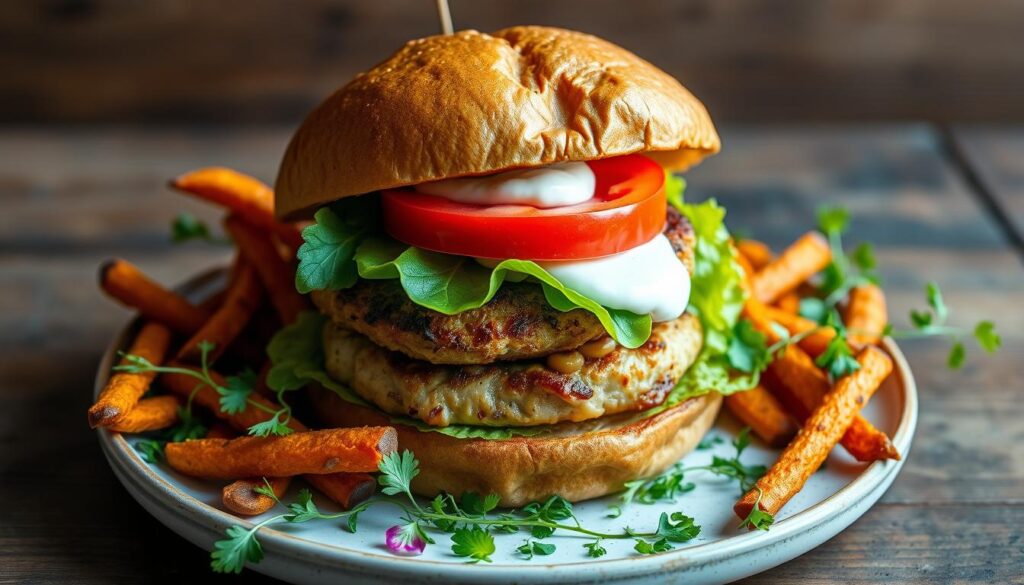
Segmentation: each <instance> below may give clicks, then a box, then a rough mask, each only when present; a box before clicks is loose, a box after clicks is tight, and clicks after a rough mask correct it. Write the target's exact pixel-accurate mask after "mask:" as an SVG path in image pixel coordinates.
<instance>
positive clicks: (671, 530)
mask: <svg viewBox="0 0 1024 585" xmlns="http://www.w3.org/2000/svg"><path fill="white" fill-rule="evenodd" d="M657 534H658V536H661V537H662V538H666V539H668V540H671V541H672V542H686V541H688V540H692V539H694V538H696V537H697V535H698V534H700V526H698V525H697V524H694V522H693V518H691V517H689V516H685V515H683V514H682V513H681V512H673V513H672V515H671V516H669V515H668V514H666V513H664V512H662V514H661V517H660V518H659V519H658V531H657Z"/></svg>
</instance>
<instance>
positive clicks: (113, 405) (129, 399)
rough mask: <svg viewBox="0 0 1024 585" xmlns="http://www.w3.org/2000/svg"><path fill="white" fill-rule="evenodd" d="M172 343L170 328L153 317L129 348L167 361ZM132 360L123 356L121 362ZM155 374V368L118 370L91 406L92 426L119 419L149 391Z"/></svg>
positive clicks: (159, 361) (156, 360)
mask: <svg viewBox="0 0 1024 585" xmlns="http://www.w3.org/2000/svg"><path fill="white" fill-rule="evenodd" d="M170 344H171V332H170V330H169V329H167V327H165V326H163V325H161V324H160V323H156V322H154V321H149V322H148V323H146V324H145V325H143V326H142V329H140V330H139V333H138V335H136V336H135V341H133V342H132V345H131V347H129V348H128V353H129V354H131V355H136V356H139V357H141V358H145V359H147V360H149V361H150V362H152V363H153V364H156V365H160V364H162V363H163V362H164V356H165V355H166V354H167V348H168V346H169V345H170ZM128 363H129V362H128V361H127V360H125V359H122V360H121V365H126V364H128ZM154 377H156V373H155V372H145V373H140V374H129V373H128V372H117V373H115V374H114V375H113V376H111V377H110V380H108V381H107V385H106V386H104V388H103V391H101V392H100V395H99V397H98V398H97V399H96V404H93V405H92V406H91V407H90V408H89V426H91V427H93V428H96V427H98V426H109V425H112V424H114V423H117V422H119V421H120V420H121V419H122V418H124V417H125V416H126V415H127V414H128V412H130V411H131V410H132V408H133V407H135V405H136V403H137V402H138V401H139V398H142V395H143V394H145V393H146V390H148V389H149V385H150V383H152V382H153V378H154Z"/></svg>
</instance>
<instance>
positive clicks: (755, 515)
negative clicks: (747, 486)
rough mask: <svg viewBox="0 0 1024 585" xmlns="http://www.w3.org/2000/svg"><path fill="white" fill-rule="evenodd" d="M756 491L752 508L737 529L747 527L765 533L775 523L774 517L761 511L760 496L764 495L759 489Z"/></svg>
mask: <svg viewBox="0 0 1024 585" xmlns="http://www.w3.org/2000/svg"><path fill="white" fill-rule="evenodd" d="M756 489H757V499H756V500H754V507H753V508H751V509H750V513H749V514H747V517H746V518H744V519H743V521H742V522H740V525H739V528H744V527H747V528H756V529H757V530H765V531H767V530H768V529H769V528H771V526H772V524H773V523H774V522H775V516H772V515H771V514H770V513H768V512H766V511H764V510H762V509H761V496H762V495H764V492H762V491H761V489H760V488H756Z"/></svg>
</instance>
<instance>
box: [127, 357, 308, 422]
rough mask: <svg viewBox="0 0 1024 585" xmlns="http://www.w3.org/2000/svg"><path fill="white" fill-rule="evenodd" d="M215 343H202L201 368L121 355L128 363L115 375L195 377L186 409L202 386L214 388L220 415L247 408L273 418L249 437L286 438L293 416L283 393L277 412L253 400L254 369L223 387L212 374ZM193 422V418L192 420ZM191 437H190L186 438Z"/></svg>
mask: <svg viewBox="0 0 1024 585" xmlns="http://www.w3.org/2000/svg"><path fill="white" fill-rule="evenodd" d="M213 348H214V344H213V343H210V342H208V341H202V342H200V343H199V351H200V369H199V370H198V371H197V370H194V369H191V368H182V367H178V366H158V365H156V364H154V363H153V362H151V361H149V360H148V359H146V358H144V357H142V356H137V355H132V354H127V353H124V352H121V353H120V355H121V357H123V358H124V361H125V362H126V363H124V364H120V365H117V366H114V371H116V372H128V373H131V374H139V373H146V372H156V373H158V374H181V375H185V376H190V377H192V378H195V379H196V380H198V381H199V382H200V383H199V385H197V386H196V388H195V389H194V390H193V391H192V394H191V395H190V396H189V406H188V408H187V409H186V410H187V411H188V412H189V413H191V402H192V397H194V396H195V393H196V392H197V391H198V390H199V389H200V388H201V387H203V386H208V387H210V388H213V389H214V390H215V391H216V392H217V394H219V395H220V399H219V405H220V410H221V412H224V413H226V414H238V413H239V412H242V411H243V410H245V409H246V408H248V407H252V408H255V409H257V410H262V411H263V412H265V413H267V414H269V415H270V418H268V419H267V420H265V421H263V422H260V423H256V424H254V425H252V426H251V427H249V434H250V435H253V436H257V437H267V436H271V435H276V436H283V435H287V434H290V433H291V432H292V429H291V427H289V426H288V422H289V421H290V420H291V417H292V409H291V406H290V405H289V404H288V403H287V402H286V401H285V400H284V395H283V394H284V391H283V390H281V391H278V393H277V397H278V402H279V404H281V407H280V408H278V409H274V408H271V407H269V406H266V405H265V404H263V403H261V402H257V401H255V400H253V399H252V392H253V389H254V388H255V386H256V374H255V373H253V372H252V370H248V369H247V370H244V371H242V372H241V373H240V374H237V375H234V376H227V377H226V378H225V383H224V384H223V385H221V384H218V383H217V381H216V380H215V379H214V378H213V375H212V374H211V373H210V364H209V355H210V352H211V351H213ZM189 419H191V417H189ZM186 438H189V437H186Z"/></svg>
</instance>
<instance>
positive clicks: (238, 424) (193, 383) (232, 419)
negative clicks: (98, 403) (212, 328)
mask: <svg viewBox="0 0 1024 585" xmlns="http://www.w3.org/2000/svg"><path fill="white" fill-rule="evenodd" d="M175 365H178V364H175ZM196 371H198V370H196ZM210 377H211V378H213V380H214V382H216V383H217V384H218V385H220V386H224V385H225V384H226V381H225V380H224V377H223V376H221V375H220V374H218V373H216V372H213V371H211V372H210ZM160 386H161V387H163V388H164V389H165V390H167V391H168V392H171V393H173V394H175V395H177V396H180V397H181V398H182V399H183V400H188V398H189V396H193V392H195V395H194V396H193V398H192V402H193V403H195V404H198V405H200V406H202V407H204V408H206V409H208V410H209V411H210V412H212V413H213V414H214V416H216V417H217V418H219V419H221V420H223V421H224V422H226V423H228V424H229V425H230V426H231V427H232V428H234V429H236V430H238V431H240V432H243V433H244V432H246V431H248V430H249V427H251V426H252V425H254V424H256V423H261V422H263V421H265V420H267V419H269V418H270V414H269V413H268V412H267V410H269V411H270V412H274V411H276V410H277V408H278V406H277V404H276V403H274V402H271V401H270V400H267V399H266V398H264V397H262V396H260V395H258V394H256V393H252V394H250V395H249V401H250V402H253V403H256V404H259V405H260V406H262V407H263V408H262V409H261V408H258V407H255V406H253V405H252V404H249V405H247V406H246V408H245V409H244V410H242V411H241V412H239V413H237V414H228V413H226V412H223V411H221V409H220V394H217V391H216V390H214V389H213V388H210V387H209V386H207V385H206V384H204V383H202V382H200V381H199V380H196V379H195V378H193V377H192V376H187V375H185V374H164V375H162V376H160ZM264 409H266V410H264ZM288 426H289V427H291V428H292V429H293V430H295V431H305V430H306V427H305V425H303V424H302V423H300V422H299V421H297V420H295V419H294V418H292V419H291V420H289V421H288ZM250 475H256V474H250ZM238 477H243V476H238ZM236 479H237V477H236Z"/></svg>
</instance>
